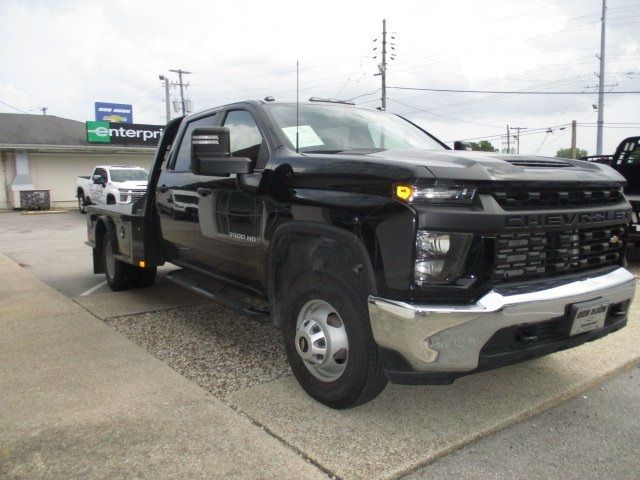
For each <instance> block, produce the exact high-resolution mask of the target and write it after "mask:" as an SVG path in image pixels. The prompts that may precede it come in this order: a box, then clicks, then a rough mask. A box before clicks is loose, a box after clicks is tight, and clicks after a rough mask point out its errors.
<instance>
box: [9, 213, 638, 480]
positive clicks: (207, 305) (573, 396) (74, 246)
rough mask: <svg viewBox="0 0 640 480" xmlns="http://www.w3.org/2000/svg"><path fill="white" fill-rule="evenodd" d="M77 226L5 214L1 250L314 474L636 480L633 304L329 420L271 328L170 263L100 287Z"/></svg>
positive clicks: (70, 216) (74, 216) (66, 216)
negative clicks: (190, 286) (586, 340)
mask: <svg viewBox="0 0 640 480" xmlns="http://www.w3.org/2000/svg"><path fill="white" fill-rule="evenodd" d="M84 222H85V218H84V216H82V215H80V214H78V213H76V212H68V213H61V214H43V215H21V214H18V213H13V212H12V213H2V214H0V253H2V254H4V255H6V256H8V257H9V258H10V259H12V260H13V261H15V262H16V263H18V264H19V265H20V266H22V267H23V269H24V270H25V271H27V272H30V273H32V274H33V275H35V276H36V277H37V278H39V279H40V280H41V281H42V282H44V283H46V284H48V285H50V286H51V287H53V288H54V289H56V290H58V291H59V292H61V293H62V294H64V295H65V296H66V297H68V298H69V299H71V300H73V302H75V304H77V305H79V306H80V307H82V308H83V309H84V310H86V311H88V312H90V313H91V314H92V315H93V316H94V317H97V318H99V319H100V320H102V321H103V322H104V323H105V324H106V325H108V326H109V327H111V328H112V329H114V330H115V331H117V332H119V333H121V334H122V335H123V336H124V337H126V338H127V339H129V340H131V341H133V342H135V343H136V344H137V345H139V346H141V347H142V348H143V349H144V350H145V351H146V352H148V353H150V354H151V355H152V356H153V357H155V358H157V359H159V360H161V361H162V362H163V363H164V364H166V365H168V366H169V367H171V368H172V369H173V370H175V371H176V372H178V373H179V374H181V375H182V376H183V377H184V378H185V379H187V380H188V381H189V382H191V383H192V384H194V385H197V386H199V387H201V388H202V389H204V390H205V391H206V392H208V393H209V394H210V395H213V396H214V397H216V398H218V399H220V400H222V401H223V402H224V403H226V404H227V405H229V406H230V407H231V408H232V409H233V410H234V411H236V412H238V414H241V415H243V416H247V417H248V418H250V419H251V421H252V422H254V424H255V427H256V428H259V429H262V430H264V431H266V432H268V433H269V435H271V436H272V437H273V438H275V439H276V440H277V442H279V443H280V444H282V445H284V446H285V447H286V448H287V449H290V450H291V451H293V452H294V453H295V454H296V455H300V456H302V457H303V458H305V459H307V460H308V461H310V462H311V463H312V464H313V465H315V466H316V467H317V468H318V469H319V471H320V472H321V473H322V474H329V475H333V476H336V477H340V478H386V477H399V476H404V475H410V476H411V478H436V477H438V478H514V477H521V478H560V477H561V478H616V479H618V478H637V472H638V471H640V459H638V456H637V452H638V451H640V435H639V434H638V433H637V432H638V431H640V423H639V419H640V401H639V400H640V369H638V367H637V366H636V365H637V361H638V358H637V357H638V353H639V351H640V348H639V346H640V341H639V337H640V326H639V325H638V323H639V322H638V320H639V318H638V317H639V315H638V308H637V307H636V309H635V310H634V315H633V317H632V321H630V325H629V327H628V328H626V329H624V330H623V331H621V332H618V333H616V334H612V335H610V336H609V337H607V338H606V339H603V340H602V341H600V342H596V343H593V344H587V345H585V346H582V347H579V348H577V349H574V350H572V351H566V352H561V353H558V354H555V355H552V356H549V357H545V358H542V359H538V360H534V361H531V362H526V363H523V364H520V365H515V366H510V367H506V368H503V369H499V370H494V371H489V372H485V373H482V374H479V375H475V376H472V377H466V378H463V379H460V380H459V381H457V382H455V383H454V384H453V385H451V386H423V387H406V386H396V385H393V386H390V387H388V388H387V389H386V390H385V392H383V394H382V395H381V396H380V397H379V398H378V399H376V400H375V401H374V402H371V403H370V404H367V405H364V406H362V407H359V408H357V409H353V410H348V411H342V412H336V411H333V410H329V409H327V408H324V407H322V406H320V405H318V404H316V403H315V402H313V401H312V400H310V399H309V398H308V397H306V395H304V393H303V392H302V391H301V390H300V389H299V388H298V386H297V384H296V383H295V381H293V379H292V377H291V375H290V372H289V368H288V365H287V363H286V359H285V355H284V351H283V348H282V345H281V343H282V342H281V339H280V332H279V331H278V330H277V329H274V328H273V327H271V326H269V325H263V324H260V323H257V322H255V321H252V320H250V319H248V318H245V317H243V316H241V315H238V314H236V313H235V312H232V311H230V310H229V309H226V308H225V307H223V306H221V305H218V304H215V303H212V302H209V301H208V300H206V299H204V298H202V297H199V296H197V295H194V294H192V293H190V292H188V291H186V290H183V289H181V288H180V287H177V286H174V285H173V284H172V283H171V282H169V281H167V280H166V279H165V278H164V273H166V271H168V270H170V269H171V268H173V267H171V266H166V267H163V269H162V273H163V274H162V275H161V276H160V277H159V280H158V282H157V284H156V286H154V287H153V288H150V289H145V290H137V291H129V292H111V291H109V290H108V287H106V286H105V285H104V281H103V277H102V276H94V275H92V273H91V265H92V263H91V252H90V249H89V247H87V246H86V245H84V240H85V238H86V232H85V228H86V227H85V223H84ZM633 258H634V260H633V262H634V263H633V266H634V268H635V266H636V265H637V264H638V263H640V262H638V261H637V255H636V254H635V253H634V255H633ZM0 398H1V397H0ZM541 458H544V461H540V459H541ZM1 471H2V470H1V469H0V472H1ZM247 476H255V475H249V474H247ZM18 478H20V477H19V476H18Z"/></svg>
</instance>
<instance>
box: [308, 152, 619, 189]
mask: <svg viewBox="0 0 640 480" xmlns="http://www.w3.org/2000/svg"><path fill="white" fill-rule="evenodd" d="M301 163H302V165H301V169H300V170H302V172H301V173H307V174H312V175H313V174H320V175H345V176H357V177H360V178H362V177H363V176H366V177H383V178H387V179H390V180H399V179H408V178H430V179H439V180H440V179H442V180H453V181H460V182H464V181H470V182H471V181H472V182H620V183H624V181H625V180H624V178H623V177H622V176H621V175H620V174H619V173H618V172H616V171H615V170H614V169H612V168H611V167H609V166H607V165H602V164H597V163H590V162H585V161H581V160H567V159H560V158H553V157H541V156H529V155H503V154H500V153H490V152H470V151H459V150H444V151H431V150H384V151H382V152H376V153H366V154H360V153H357V154H356V153H338V154H309V155H304V160H303V161H302V162H301Z"/></svg>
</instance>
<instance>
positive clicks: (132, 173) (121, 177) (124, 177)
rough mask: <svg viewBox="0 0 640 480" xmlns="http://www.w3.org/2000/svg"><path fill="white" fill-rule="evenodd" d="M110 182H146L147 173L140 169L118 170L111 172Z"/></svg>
mask: <svg viewBox="0 0 640 480" xmlns="http://www.w3.org/2000/svg"><path fill="white" fill-rule="evenodd" d="M109 173H111V181H112V182H131V181H134V182H135V181H141V182H142V181H146V180H147V178H149V172H147V171H146V170H143V169H141V168H118V169H117V170H111V171H110V172H109Z"/></svg>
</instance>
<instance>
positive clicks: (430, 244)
mask: <svg viewBox="0 0 640 480" xmlns="http://www.w3.org/2000/svg"><path fill="white" fill-rule="evenodd" d="M450 246H451V236H449V235H443V234H438V233H431V232H424V231H421V230H419V231H418V234H417V236H416V250H417V251H418V252H423V253H424V254H429V253H432V254H436V255H446V254H447V253H448V252H449V248H450Z"/></svg>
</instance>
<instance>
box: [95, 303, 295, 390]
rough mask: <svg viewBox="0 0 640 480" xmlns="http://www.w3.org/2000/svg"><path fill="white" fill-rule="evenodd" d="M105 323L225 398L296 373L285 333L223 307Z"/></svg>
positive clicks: (186, 310) (213, 306) (163, 312)
mask: <svg viewBox="0 0 640 480" xmlns="http://www.w3.org/2000/svg"><path fill="white" fill-rule="evenodd" d="M105 323H107V325H109V326H111V327H113V328H114V329H116V330H117V331H118V332H120V333H122V334H123V335H125V336H126V337H127V338H129V339H131V340H133V341H134V342H136V343H137V344H138V345H140V346H142V347H143V348H145V349H147V350H148V351H149V352H151V353H152V354H153V355H155V356H156V357H157V358H159V359H160V360H162V361H163V362H166V363H167V364H168V365H169V366H170V367H171V368H173V369H175V370H176V371H178V372H179V373H180V374H182V375H184V376H185V377H187V378H188V379H190V380H193V381H194V382H196V383H197V384H198V385H200V386H201V387H203V388H205V389H206V390H208V391H209V392H211V393H212V394H214V395H216V396H218V397H220V398H225V396H226V395H227V394H229V393H231V392H233V391H235V390H240V389H243V388H247V387H250V386H253V385H257V384H260V383H264V382H268V381H271V380H275V379H278V378H281V377H284V376H286V375H290V374H291V370H290V369H289V365H288V363H287V360H286V354H285V351H284V345H283V341H282V331H281V330H280V329H276V328H274V327H273V326H272V325H269V324H261V323H258V322H257V321H255V320H253V319H251V318H249V317H245V316H242V315H239V314H237V313H235V312H233V311H232V310H229V309H227V308H225V307H223V306H221V305H217V304H207V305H196V306H191V307H184V308H177V309H172V310H164V311H159V312H151V313H144V314H139V315H128V316H124V317H114V318H109V319H107V320H105Z"/></svg>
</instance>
